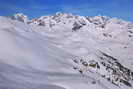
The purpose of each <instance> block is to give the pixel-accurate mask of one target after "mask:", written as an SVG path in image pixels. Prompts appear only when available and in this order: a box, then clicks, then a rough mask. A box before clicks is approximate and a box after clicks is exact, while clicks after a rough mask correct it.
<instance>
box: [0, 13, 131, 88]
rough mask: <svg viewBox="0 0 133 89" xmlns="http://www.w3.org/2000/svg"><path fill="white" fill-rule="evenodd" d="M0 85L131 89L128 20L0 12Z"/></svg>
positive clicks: (2, 86) (13, 86)
mask: <svg viewBox="0 0 133 89" xmlns="http://www.w3.org/2000/svg"><path fill="white" fill-rule="evenodd" d="M0 89H133V23H132V22H127V21H124V20H121V19H117V18H111V17H107V16H94V17H89V16H78V15H73V14H69V13H56V14H54V15H49V16H42V17H39V18H35V19H32V20H30V19H28V17H27V16H26V15H24V14H22V13H19V14H15V15H14V16H12V17H4V16H0Z"/></svg>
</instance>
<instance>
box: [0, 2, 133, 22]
mask: <svg viewBox="0 0 133 89" xmlns="http://www.w3.org/2000/svg"><path fill="white" fill-rule="evenodd" d="M19 12H22V13H24V14H26V15H28V16H29V17H30V18H35V17H39V16H42V15H49V14H54V13H56V12H67V13H73V14H78V15H83V16H96V15H106V16H110V17H118V18H121V19H124V20H127V21H132V22H133V0H0V15H3V16H10V15H13V14H14V13H19Z"/></svg>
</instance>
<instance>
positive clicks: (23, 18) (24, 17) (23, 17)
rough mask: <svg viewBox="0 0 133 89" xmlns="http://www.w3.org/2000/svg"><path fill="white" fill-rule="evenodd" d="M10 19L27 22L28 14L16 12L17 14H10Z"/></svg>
mask: <svg viewBox="0 0 133 89" xmlns="http://www.w3.org/2000/svg"><path fill="white" fill-rule="evenodd" d="M12 19H14V20H18V21H21V22H24V23H27V22H28V20H29V19H28V16H27V15H24V14H23V13H17V14H14V15H13V16H12Z"/></svg>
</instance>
